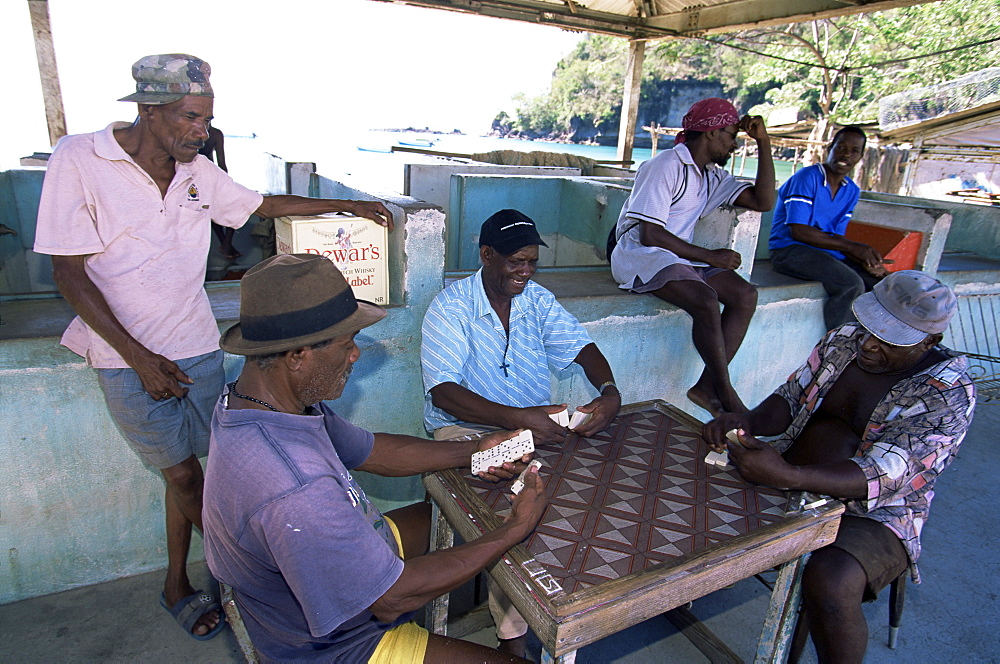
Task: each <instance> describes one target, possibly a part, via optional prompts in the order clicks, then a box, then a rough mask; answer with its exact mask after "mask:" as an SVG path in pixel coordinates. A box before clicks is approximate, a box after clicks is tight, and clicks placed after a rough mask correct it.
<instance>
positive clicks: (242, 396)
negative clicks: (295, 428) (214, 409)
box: [229, 382, 281, 413]
mask: <svg viewBox="0 0 1000 664" xmlns="http://www.w3.org/2000/svg"><path fill="white" fill-rule="evenodd" d="M229 393H230V394H232V395H233V396H234V397H239V398H240V399H246V400H247V401H253V402H254V403H259V404H260V405H261V406H267V407H268V408H270V409H271V410H273V411H274V412H276V413H280V412H281V411H280V410H278V409H277V408H275V407H274V406H272V405H271V404H269V403H268V402H266V401H261V400H260V399H254V398H253V397H248V396H246V395H245V394H240V393H239V392H237V391H236V383H235V382H233V383H230V384H229Z"/></svg>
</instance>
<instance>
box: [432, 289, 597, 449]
mask: <svg viewBox="0 0 1000 664" xmlns="http://www.w3.org/2000/svg"><path fill="white" fill-rule="evenodd" d="M509 323H510V337H509V343H508V335H507V332H506V330H504V327H503V323H501V322H500V317H499V316H498V315H497V313H496V312H495V311H494V310H493V307H492V306H490V302H489V300H488V299H487V298H486V291H485V290H484V289H483V271H482V270H481V269H480V270H479V272H476V274H474V275H472V276H471V277H467V278H465V279H462V280H461V281H456V282H455V283H453V284H451V285H450V286H448V287H447V288H446V289H444V290H443V291H441V292H440V293H438V294H437V297H435V298H434V301H433V302H431V306H430V307H429V308H428V309H427V313H426V314H425V315H424V323H423V325H422V326H421V329H420V332H421V334H422V336H423V338H422V340H421V343H420V368H421V371H422V372H423V377H424V426H425V427H426V428H427V430H428V431H434V430H435V429H439V428H441V427H443V426H448V425H451V424H457V423H459V422H458V420H456V419H455V418H454V417H452V416H451V415H449V414H448V413H446V412H444V411H443V410H441V409H439V408H435V407H434V405H433V404H432V403H431V395H430V391H431V389H432V388H434V387H436V386H438V385H440V384H442V383H456V384H458V385H461V386H462V387H464V388H466V389H468V390H469V391H471V392H475V393H476V394H478V395H479V396H481V397H483V398H485V399H489V400H490V401H493V402H494V403H499V404H503V405H505V406H516V407H519V408H525V407H529V406H541V405H545V404H548V403H551V399H552V385H551V383H552V380H551V376H550V373H549V371H550V368H551V370H552V371H562V370H564V369H566V368H567V367H569V366H570V365H571V364H572V363H573V361H574V360H575V359H576V356H577V355H579V353H580V351H581V350H582V349H583V347H584V346H586V345H587V344H590V343H592V341H591V339H590V336H589V335H588V334H587V332H586V330H584V329H583V326H582V325H580V323H579V321H577V320H576V318H574V317H573V316H572V315H571V314H570V313H569V312H568V311H566V310H565V309H564V308H563V306H562V305H561V304H559V303H558V302H557V301H556V298H555V296H554V295H553V294H552V293H551V292H550V291H548V290H546V289H545V288H543V287H542V286H539V285H538V284H536V283H535V282H533V281H529V282H528V284H527V285H526V286H525V288H524V292H523V293H521V294H520V295H518V296H516V297H514V299H513V300H512V301H511V304H510V322H509Z"/></svg>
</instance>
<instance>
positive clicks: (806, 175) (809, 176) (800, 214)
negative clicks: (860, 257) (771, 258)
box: [768, 164, 861, 260]
mask: <svg viewBox="0 0 1000 664" xmlns="http://www.w3.org/2000/svg"><path fill="white" fill-rule="evenodd" d="M860 197H861V189H860V188H859V187H858V185H856V184H854V181H853V180H852V179H851V178H848V177H845V178H844V181H843V182H841V183H840V188H839V189H837V194H836V195H835V196H831V195H830V184H829V182H827V177H826V169H825V168H823V165H822V164H814V165H812V166H809V167H808V168H803V169H802V170H801V171H799V172H798V173H796V174H795V175H793V176H792V177H791V178H789V179H788V181H787V182H785V184H783V185H781V189H779V190H778V204H777V205H776V206H775V208H774V221H773V222H772V223H771V237H770V239H769V240H768V247H769V248H770V249H781V248H783V247H790V246H791V245H793V244H805V243H804V242H799V241H798V240H795V239H793V238H792V229H790V228H789V227H788V224H802V225H803V226H812V227H814V228H818V229H819V230H821V231H823V232H824V233H830V234H831V235H843V234H844V233H845V232H846V231H847V224H848V223H849V222H850V221H851V215H852V214H854V208H855V207H856V206H857V204H858V199H859V198H860ZM806 246H810V247H812V245H806ZM812 248H813V249H817V250H819V251H825V252H826V253H828V254H830V255H831V256H833V257H834V258H836V259H838V260H844V254H842V253H840V252H839V251H834V250H833V249H823V248H822V247H812Z"/></svg>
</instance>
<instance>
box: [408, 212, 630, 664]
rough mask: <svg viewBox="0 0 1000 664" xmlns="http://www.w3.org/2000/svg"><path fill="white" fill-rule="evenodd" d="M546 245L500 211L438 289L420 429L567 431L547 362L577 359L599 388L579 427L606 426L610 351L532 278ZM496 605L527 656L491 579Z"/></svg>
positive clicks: (429, 327) (497, 615) (427, 331)
mask: <svg viewBox="0 0 1000 664" xmlns="http://www.w3.org/2000/svg"><path fill="white" fill-rule="evenodd" d="M539 246H543V247H545V246H548V245H547V244H545V242H544V241H543V240H542V238H541V236H540V235H539V233H538V229H537V227H536V226H535V222H534V221H532V220H531V219H530V218H529V217H528V216H527V215H525V214H523V213H521V212H519V211H517V210H501V211H499V212H497V213H496V214H494V215H492V216H491V217H490V218H489V219H487V220H486V221H485V222H484V223H483V226H482V229H481V231H480V234H479V258H480V260H481V261H482V264H483V267H482V269H481V270H479V271H478V272H477V273H476V274H474V275H472V276H471V277H468V278H466V279H463V280H461V281H457V282H455V283H453V284H451V285H450V286H448V287H447V288H446V289H444V290H443V291H441V292H440V293H438V295H437V297H435V298H434V301H433V302H432V303H431V306H430V307H429V308H428V309H427V313H426V314H425V316H424V322H423V326H422V328H421V333H422V341H421V345H420V366H421V369H422V371H423V377H424V390H425V396H424V426H425V427H426V428H427V431H428V432H432V433H433V434H434V437H435V439H437V440H442V439H445V438H452V437H455V436H459V435H463V434H468V433H472V432H480V431H489V430H493V429H497V428H501V429H531V431H532V433H533V434H534V436H535V440H536V441H538V442H547V443H552V442H559V443H561V442H562V441H563V440H564V439H565V437H566V436H567V435H568V434H569V429H568V428H567V427H566V426H563V425H560V424H557V423H556V422H555V421H554V420H553V418H552V417H550V415H554V414H556V413H559V412H561V411H563V410H566V404H561V405H552V388H551V374H550V368H551V369H553V370H555V371H559V372H562V371H564V370H566V369H568V368H569V367H571V366H572V365H573V363H576V364H579V365H580V366H581V367H582V368H583V371H584V373H585V374H586V376H587V380H588V381H589V382H590V383H591V384H592V385H593V386H594V388H596V390H597V392H598V394H597V396H596V397H595V398H594V399H593V400H592V401H590V403H588V404H586V405H583V406H579V407H578V408H577V410H579V411H580V412H582V413H589V414H591V415H592V417H591V419H589V420H588V421H585V422H584V423H583V424H580V425H579V426H578V427H576V428H575V429H574V430H575V431H576V432H577V433H579V434H580V435H582V436H589V435H593V434H595V433H597V432H599V431H603V430H604V429H605V428H606V427H607V426H608V424H610V423H611V421H612V420H613V419H614V418H615V416H616V415H617V414H618V410H619V409H620V408H621V394H620V393H619V392H618V387H617V386H616V385H615V382H614V374H613V373H612V372H611V367H610V366H609V365H608V361H607V360H606V359H605V357H604V355H603V354H602V353H601V351H600V350H599V349H598V348H597V345H596V344H595V343H594V342H593V341H592V340H591V339H590V336H589V335H588V334H587V332H586V331H585V330H584V329H583V326H581V325H580V323H579V322H578V321H577V320H576V318H574V317H573V316H572V315H571V314H570V313H569V312H567V311H566V310H565V309H564V308H563V307H562V305H560V304H559V303H558V302H557V301H556V299H555V296H554V295H553V294H552V293H551V292H549V291H548V290H546V289H545V288H543V287H542V286H539V285H538V284H536V283H535V282H533V281H532V280H531V278H532V276H534V274H535V269H536V264H537V263H538V247H539ZM490 609H491V611H492V612H493V617H494V620H495V621H496V623H497V636H498V638H499V639H500V641H501V647H502V648H504V649H507V650H509V651H510V652H513V653H516V654H521V653H523V649H524V635H525V634H526V632H527V629H528V626H527V623H525V622H524V620H523V619H522V618H521V616H520V615H518V614H517V612H516V611H515V610H514V609H513V608H512V607H510V606H509V605H507V604H506V598H504V597H503V596H502V594H500V593H499V589H494V588H493V587H492V586H491V592H490Z"/></svg>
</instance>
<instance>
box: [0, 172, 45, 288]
mask: <svg viewBox="0 0 1000 664" xmlns="http://www.w3.org/2000/svg"><path fill="white" fill-rule="evenodd" d="M44 179H45V169H44V168H42V167H29V168H19V169H13V170H9V171H2V172H0V224H3V225H4V226H7V227H8V228H10V229H13V230H14V232H16V233H17V235H0V293H41V292H54V291H55V290H56V285H55V283H53V281H52V259H51V258H49V257H48V256H44V255H42V254H36V253H35V252H33V251H31V248H32V247H33V246H34V245H35V222H36V220H37V217H38V200H39V198H40V197H41V194H42V181H43V180H44Z"/></svg>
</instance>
